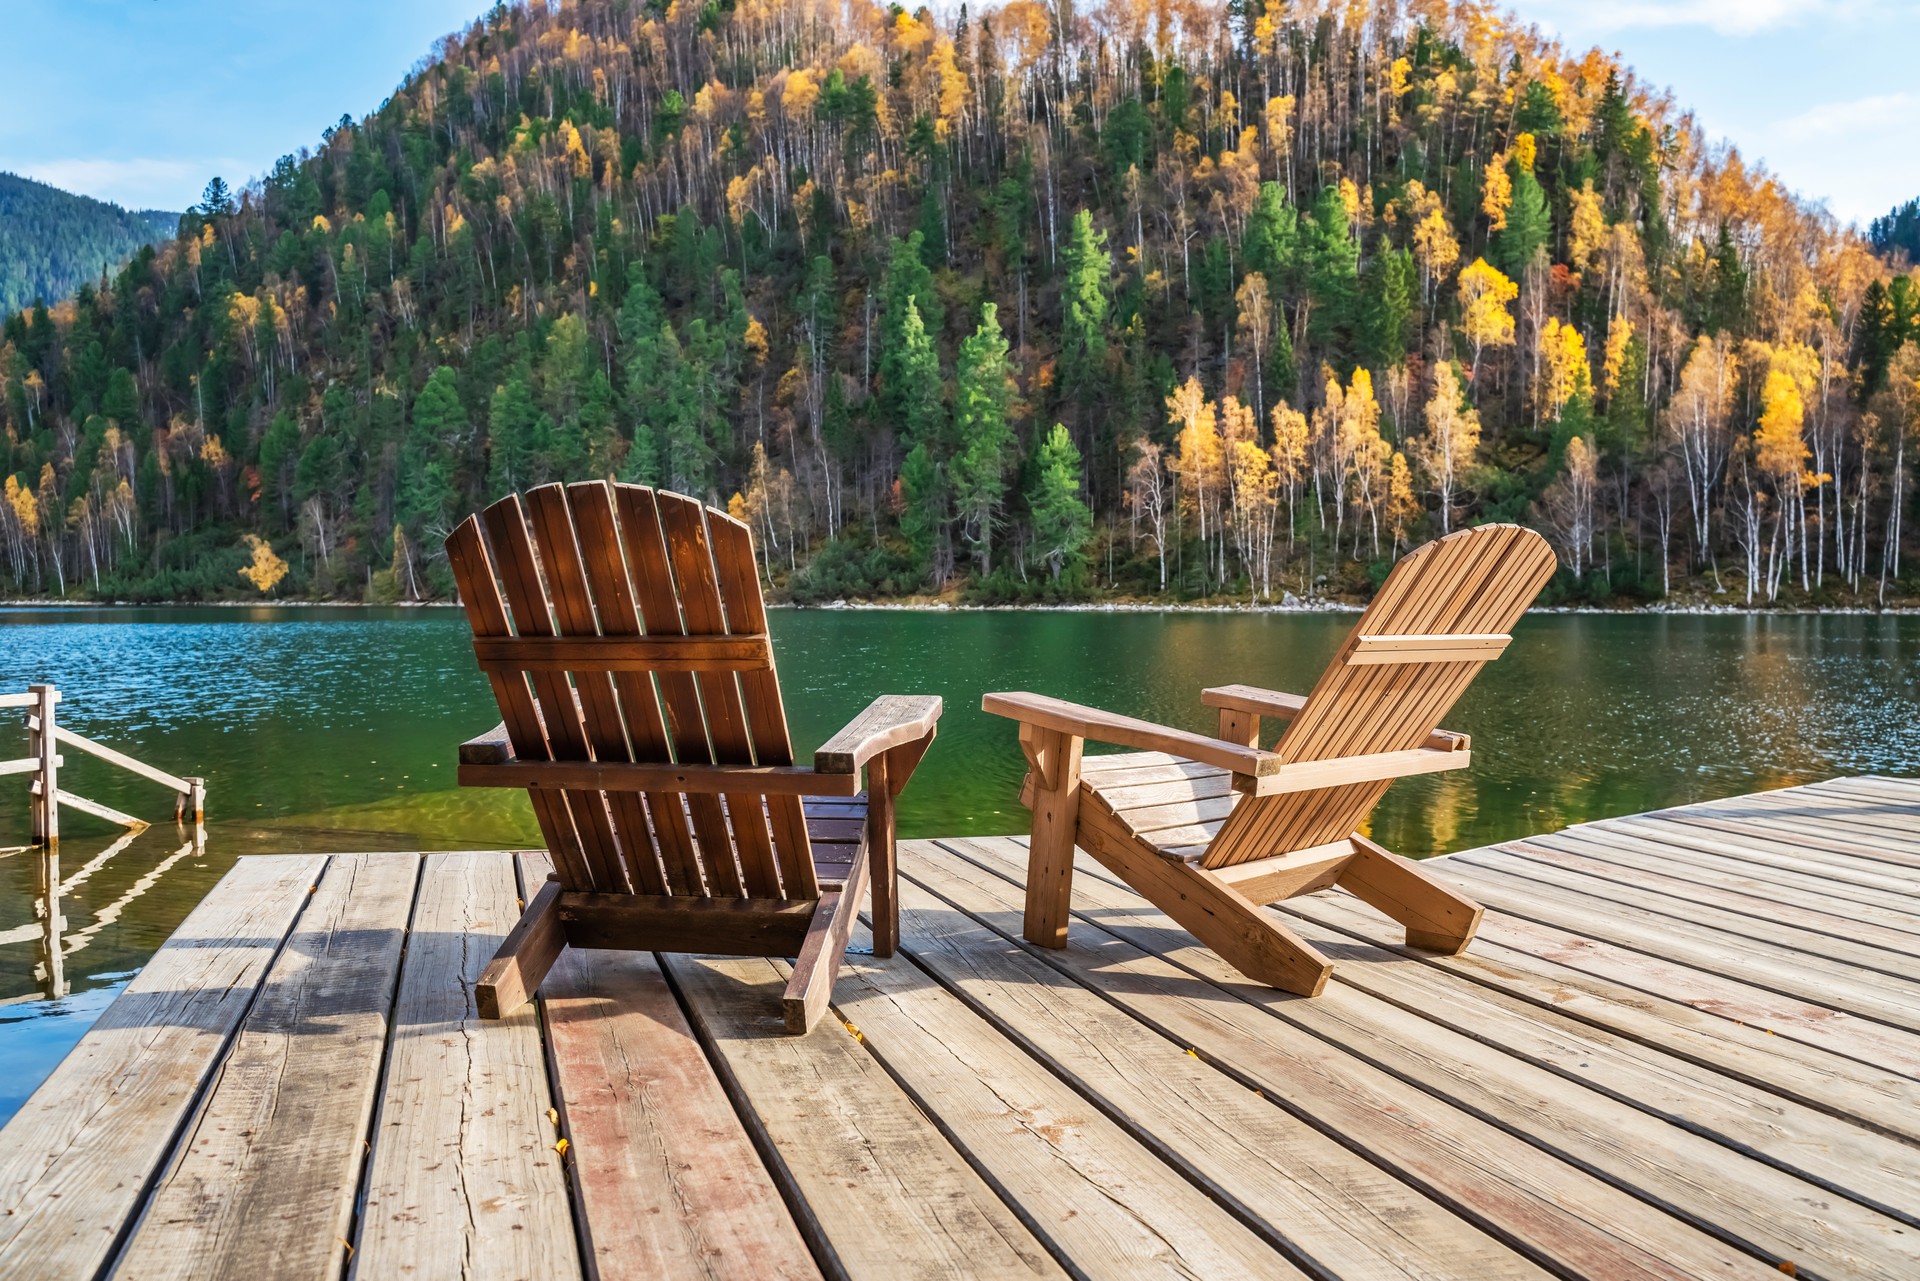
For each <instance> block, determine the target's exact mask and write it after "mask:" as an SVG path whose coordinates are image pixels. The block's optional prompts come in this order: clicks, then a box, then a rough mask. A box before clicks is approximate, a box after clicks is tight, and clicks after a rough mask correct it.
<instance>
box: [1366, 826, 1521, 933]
mask: <svg viewBox="0 0 1920 1281" xmlns="http://www.w3.org/2000/svg"><path fill="white" fill-rule="evenodd" d="M1338 884H1339V885H1340V886H1342V887H1343V888H1344V889H1346V890H1348V891H1349V892H1350V893H1352V894H1353V896H1354V897H1355V898H1358V899H1360V900H1361V901H1363V902H1365V903H1368V904H1370V905H1371V906H1372V907H1374V908H1375V909H1376V910H1378V911H1379V912H1380V913H1381V914H1382V915H1385V916H1388V917H1391V918H1392V919H1394V920H1396V921H1398V922H1400V924H1402V925H1404V926H1406V927H1407V944H1408V946H1410V947H1420V948H1426V949H1428V950H1429V951H1434V952H1444V953H1446V954H1447V955H1449V956H1454V955H1458V954H1459V953H1461V952H1464V951H1466V950H1467V944H1469V943H1471V942H1472V941H1473V936H1474V933H1475V932H1476V931H1478V930H1479V928H1480V916H1481V913H1482V912H1483V911H1484V910H1485V909H1483V908H1482V907H1481V906H1480V905H1479V904H1478V903H1476V902H1474V901H1473V900H1472V899H1470V898H1468V897H1466V896H1465V895H1463V894H1461V893H1459V892H1458V891H1456V890H1454V889H1452V888H1450V887H1449V886H1446V885H1443V884H1441V883H1440V881H1438V880H1436V879H1435V878H1434V877H1432V876H1429V875H1428V874H1427V873H1426V872H1423V871H1421V870H1420V865H1419V864H1418V863H1415V862H1413V861H1412V860H1411V859H1406V858H1402V857H1400V856H1399V855H1398V854H1393V853H1390V852H1388V851H1387V850H1384V849H1382V848H1381V847H1380V846H1378V845H1375V844H1374V843H1373V842H1372V841H1370V840H1368V839H1367V838H1366V837H1364V836H1359V835H1355V836H1354V837H1353V857H1352V858H1351V859H1349V860H1348V861H1347V865H1346V866H1345V867H1344V868H1343V869H1341V872H1340V879H1339V881H1338Z"/></svg>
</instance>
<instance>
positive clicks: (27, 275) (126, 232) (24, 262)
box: [0, 173, 180, 314]
mask: <svg viewBox="0 0 1920 1281" xmlns="http://www.w3.org/2000/svg"><path fill="white" fill-rule="evenodd" d="M179 226H180V215H179V214H173V213H164V212H162V211H160V210H157V209H139V210H133V209H122V208H121V207H120V206H119V205H110V204H107V203H106V202H105V201H101V200H94V199H92V198H91V197H89V196H76V195H74V194H73V193H72V192H68V191H62V190H60V189H59V188H58V187H49V186H48V185H47V184H45V183H43V182H35V181H33V180H32V179H31V178H22V177H20V176H18V175H17V174H10V173H0V314H4V313H9V312H15V311H18V310H20V309H21V308H22V307H27V306H31V305H32V304H33V303H34V302H36V301H39V300H42V299H44V300H46V301H49V302H51V301H54V300H56V299H60V298H65V297H66V296H67V295H69V294H71V293H72V292H73V291H74V290H76V289H78V288H79V287H80V286H81V285H83V284H88V283H91V282H95V281H98V280H99V279H100V276H101V273H103V272H109V271H113V270H115V269H117V268H118V267H119V266H120V264H121V263H123V262H125V261H126V260H127V259H129V258H131V257H133V251H134V250H136V249H138V248H140V246H142V245H150V244H152V243H153V242H154V241H156V240H165V239H166V238H167V237H169V236H171V235H173V234H174V232H175V231H177V230H178V229H179Z"/></svg>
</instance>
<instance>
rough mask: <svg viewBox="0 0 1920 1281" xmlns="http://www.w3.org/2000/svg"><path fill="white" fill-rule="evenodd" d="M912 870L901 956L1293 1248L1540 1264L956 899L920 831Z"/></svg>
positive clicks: (1433, 1262)
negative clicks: (1194, 1051) (1146, 1024)
mask: <svg viewBox="0 0 1920 1281" xmlns="http://www.w3.org/2000/svg"><path fill="white" fill-rule="evenodd" d="M910 876H911V879H908V880H905V881H903V882H902V885H901V908H902V911H903V913H904V916H903V918H902V921H903V946H904V947H905V948H906V949H907V953H908V955H909V956H911V957H912V958H913V960H914V961H915V962H916V963H917V964H919V965H921V966H922V967H924V968H926V969H927V970H928V971H929V972H930V973H933V974H934V975H935V976H937V977H938V978H939V979H940V981H941V982H942V983H944V984H945V985H947V986H948V987H949V988H951V989H953V990H954V991H955V992H956V993H957V994H958V995H959V996H960V997H961V999H963V1000H965V1001H966V1002H967V1003H968V1005H969V1006H971V1007H972V1008H973V1009H974V1010H975V1011H976V1012H978V1013H979V1014H980V1015H981V1016H982V1017H985V1018H989V1019H991V1020H993V1021H994V1022H995V1023H996V1025H997V1026H999V1027H1000V1028H1001V1029H1002V1030H1003V1032H1004V1033H1005V1034H1006V1035H1007V1036H1008V1037H1009V1038H1011V1039H1013V1040H1014V1041H1016V1042H1017V1043H1018V1044H1020V1045H1022V1046H1024V1047H1025V1048H1026V1049H1027V1051H1028V1052H1029V1053H1030V1054H1032V1055H1034V1056H1035V1057H1036V1058H1039V1059H1040V1060H1041V1061H1043V1062H1044V1063H1046V1064H1047V1065H1048V1067H1049V1068H1050V1069H1051V1070H1052V1071H1053V1072H1054V1073H1056V1074H1057V1075H1059V1076H1061V1077H1062V1078H1063V1079H1065V1080H1067V1081H1069V1082H1071V1083H1072V1084H1073V1086H1074V1088H1075V1089H1076V1090H1078V1091H1079V1092H1080V1093H1081V1094H1082V1095H1083V1096H1085V1097H1086V1098H1087V1099H1088V1100H1089V1101H1091V1102H1092V1103H1093V1104H1095V1105H1096V1106H1097V1107H1098V1108H1099V1109H1100V1110H1101V1111H1103V1112H1104V1113H1106V1115H1108V1116H1109V1117H1112V1118H1113V1119H1114V1120H1115V1121H1116V1122H1118V1123H1119V1124H1121V1125H1123V1126H1126V1127H1128V1128H1129V1129H1130V1130H1131V1131H1132V1132H1134V1133H1135V1134H1137V1135H1138V1136H1139V1137H1140V1139H1141V1141H1142V1142H1146V1143H1150V1144H1152V1145H1154V1146H1156V1147H1157V1148H1159V1149H1160V1151H1161V1153H1162V1155H1163V1157H1164V1158H1165V1159H1167V1160H1168V1161H1169V1162H1172V1163H1174V1164H1175V1165H1177V1166H1178V1167H1180V1168H1182V1169H1184V1170H1185V1171H1186V1172H1187V1177H1189V1178H1190V1179H1192V1180H1193V1181H1194V1182H1195V1183H1197V1184H1198V1185H1199V1186H1201V1187H1203V1188H1205V1189H1206V1190H1207V1192H1208V1193H1209V1195H1211V1196H1214V1197H1216V1198H1217V1199H1219V1200H1220V1201H1221V1202H1222V1203H1223V1204H1226V1205H1229V1206H1232V1207H1234V1208H1235V1209H1236V1210H1237V1211H1238V1212H1239V1214H1240V1216H1241V1217H1242V1218H1243V1219H1245V1220H1247V1221H1248V1222H1250V1223H1253V1224H1254V1225H1255V1226H1256V1227H1257V1228H1258V1229H1259V1230H1261V1231H1263V1232H1264V1233H1265V1234H1266V1235H1267V1236H1268V1237H1269V1238H1270V1239H1271V1240H1272V1241H1273V1242H1274V1243H1275V1245H1276V1247H1277V1248H1279V1249H1281V1250H1282V1251H1284V1252H1285V1253H1286V1254H1287V1255H1288V1256H1289V1257H1290V1258H1294V1259H1298V1260H1302V1261H1306V1262H1310V1263H1311V1264H1312V1265H1314V1266H1315V1267H1316V1268H1320V1269H1326V1270H1328V1271H1330V1272H1332V1273H1333V1274H1334V1275H1338V1276H1355V1277H1359V1276H1365V1277H1403V1278H1407V1279H1408V1281H1424V1279H1425V1278H1429V1277H1434V1276H1440V1275H1445V1274H1447V1273H1449V1272H1452V1271H1457V1272H1459V1273H1463V1274H1469V1275H1472V1276H1474V1277H1479V1278H1486V1279H1487V1281H1495V1279H1496V1278H1522V1277H1536V1276H1541V1275H1543V1272H1542V1269H1541V1268H1540V1267H1539V1266H1538V1265H1537V1264H1535V1263H1533V1262H1531V1261H1529V1260H1528V1259H1526V1258H1525V1257H1524V1256H1522V1255H1521V1254H1519V1253H1518V1252H1516V1251H1514V1250H1513V1249H1512V1248H1510V1247H1508V1246H1505V1245H1503V1244H1501V1243H1500V1242H1499V1241H1496V1240H1495V1239H1493V1238H1492V1237H1490V1236H1488V1235H1487V1234H1486V1233H1484V1232H1482V1231H1480V1230H1479V1229H1478V1228H1476V1227H1474V1226H1473V1225H1472V1224H1470V1223H1468V1222H1465V1221H1464V1220H1462V1219H1459V1218H1456V1217H1455V1216H1454V1214H1453V1213H1452V1212H1451V1211H1449V1210H1448V1209H1447V1208H1446V1207H1445V1206H1444V1205H1442V1204H1441V1203H1439V1202H1437V1201H1435V1200H1433V1199H1431V1198H1429V1197H1427V1196H1425V1195H1424V1194H1422V1193H1421V1192H1420V1191H1418V1190H1417V1189H1415V1188H1413V1187H1411V1186H1409V1185H1408V1184H1406V1183H1403V1182H1401V1181H1400V1180H1399V1179H1396V1178H1395V1177H1393V1175H1391V1174H1390V1173H1388V1172H1387V1171H1385V1170H1382V1169H1381V1168H1379V1167H1378V1166H1376V1165H1374V1164H1373V1163H1371V1162H1369V1161H1367V1160H1366V1159H1365V1158H1363V1157H1360V1156H1358V1155H1356V1154H1354V1153H1353V1152H1351V1151H1349V1150H1348V1149H1347V1148H1346V1147H1344V1146H1342V1145H1341V1144H1340V1143H1338V1142H1336V1141H1335V1140H1334V1139H1333V1138H1330V1137H1328V1136H1327V1135H1325V1134H1322V1133H1321V1132H1320V1131H1319V1130H1317V1129H1315V1128H1314V1127H1313V1126H1311V1125H1308V1124H1307V1123H1306V1122H1304V1121H1302V1120H1300V1119H1299V1118H1298V1117H1296V1116H1294V1115H1293V1114H1292V1113H1290V1112H1287V1111H1285V1110H1284V1109H1282V1108H1280V1107H1277V1106H1275V1105H1274V1104H1273V1103H1272V1102H1270V1101H1268V1100H1267V1099H1266V1098H1264V1097H1262V1096H1261V1095H1260V1094H1259V1093H1258V1092H1257V1091H1255V1090H1253V1089H1250V1088H1248V1087H1247V1086H1246V1085H1244V1084H1242V1083H1241V1082H1239V1081H1237V1080H1234V1079H1233V1078H1232V1077H1230V1076H1228V1075H1226V1074H1225V1073H1223V1072H1221V1071H1219V1070H1218V1069H1217V1068H1215V1067H1214V1066H1213V1065H1212V1064H1210V1063H1209V1062H1207V1061H1206V1060H1204V1059H1202V1058H1200V1057H1199V1056H1197V1055H1194V1054H1190V1053H1188V1052H1187V1049H1186V1047H1185V1046H1184V1045H1182V1044H1180V1043H1178V1042H1176V1041H1174V1040H1171V1039H1169V1038H1167V1037H1166V1036H1163V1035H1161V1034H1160V1033H1159V1032H1157V1031H1155V1030H1153V1029H1151V1028H1148V1027H1144V1026H1142V1025H1141V1024H1140V1023H1139V1022H1137V1021H1136V1020H1135V1019H1134V1018H1132V1017H1131V1016H1130V1015H1129V1013H1128V1012H1127V1011H1126V1010H1124V1009H1121V1008H1119V1007H1117V1006H1115V1005H1114V1004H1113V1003H1111V1002H1109V1001H1107V1000H1106V999H1105V998H1103V997H1102V996H1101V995H1100V994H1099V993H1098V992H1096V991H1094V990H1092V989H1091V988H1088V987H1085V986H1082V985H1081V984H1080V983H1078V982H1076V981H1075V980H1074V979H1072V978H1071V977H1069V976H1068V975H1066V974H1064V973H1062V972H1061V971H1060V970H1057V969H1055V968H1054V967H1053V966H1051V965H1049V964H1047V963H1046V962H1044V961H1042V960H1040V959H1039V958H1038V957H1036V956H1034V955H1032V954H1031V953H1030V951H1029V950H1028V949H1026V948H1025V947H1023V946H1022V945H1020V944H1018V943H1016V942H1014V941H1013V940H1011V939H1008V938H1004V937H1002V936H1001V935H999V934H996V933H994V932H993V931H991V930H989V929H988V928H987V927H986V926H984V925H982V924H980V923H979V922H978V921H976V920H974V919H973V918H972V917H971V916H969V915H967V914H966V913H965V912H964V911H962V910H961V909H960V907H959V906H957V905H955V904H954V903H951V902H949V901H948V900H947V899H946V898H943V897H941V896H940V895H939V894H938V893H937V892H936V889H935V888H929V887H944V888H947V889H950V890H953V891H954V892H955V893H956V894H958V895H959V896H961V897H963V898H964V897H968V890H967V886H966V881H965V878H964V877H961V878H954V877H952V876H951V875H950V874H948V873H946V872H944V871H943V867H942V864H941V863H940V862H939V858H938V855H937V854H936V853H935V852H934V847H932V846H931V845H927V844H920V843H915V847H914V850H913V859H912V862H911V865H910ZM923 882H924V883H925V884H924V885H923V884H922V883H923Z"/></svg>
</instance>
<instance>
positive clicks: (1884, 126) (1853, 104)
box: [1779, 90, 1920, 142]
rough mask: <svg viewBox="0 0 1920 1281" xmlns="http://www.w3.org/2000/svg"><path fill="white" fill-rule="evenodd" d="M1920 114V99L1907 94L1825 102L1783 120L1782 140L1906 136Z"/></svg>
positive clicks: (1802, 140)
mask: <svg viewBox="0 0 1920 1281" xmlns="http://www.w3.org/2000/svg"><path fill="white" fill-rule="evenodd" d="M1916 114H1920V97H1916V96H1915V95H1913V94H1911V93H1907V92H1905V91H1904V90H1903V91H1901V92H1898V93H1880V94H1874V95H1873V96H1872V97H1868V98H1854V99H1851V100H1849V101H1846V102H1823V103H1821V104H1820V105H1818V106H1816V107H1809V108H1808V109H1807V110H1805V111H1803V112H1801V113H1800V114H1799V115H1797V116H1790V117H1788V118H1787V119H1785V120H1782V121H1781V122H1780V125H1779V129H1780V133H1781V136H1783V137H1786V138H1791V139H1793V140H1794V141H1795V142H1817V141H1820V140H1822V139H1841V138H1851V137H1857V136H1860V135H1862V134H1875V135H1878V134H1886V133H1892V132H1895V131H1896V130H1897V131H1899V132H1901V133H1906V132H1907V131H1908V130H1910V129H1911V128H1912V127H1913V124H1914V118H1915V116H1916Z"/></svg>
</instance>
